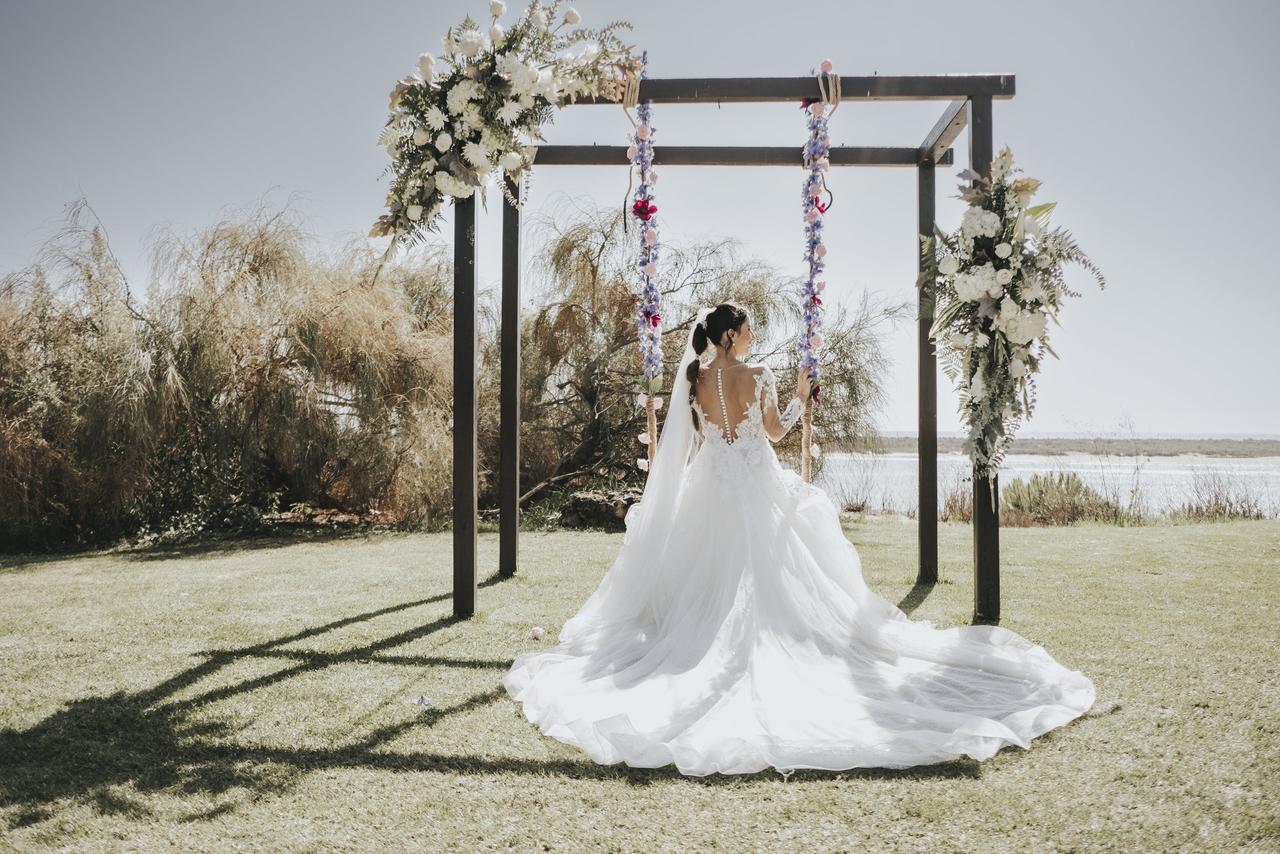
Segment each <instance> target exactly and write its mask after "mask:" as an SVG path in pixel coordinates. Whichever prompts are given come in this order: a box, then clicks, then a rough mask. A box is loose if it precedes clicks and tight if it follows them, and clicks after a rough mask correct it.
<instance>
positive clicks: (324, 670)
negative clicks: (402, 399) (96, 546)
mask: <svg viewBox="0 0 1280 854" xmlns="http://www.w3.org/2000/svg"><path fill="white" fill-rule="evenodd" d="M847 532H848V535H849V537H850V538H851V540H852V541H853V542H854V543H855V545H856V546H857V547H858V549H859V552H860V553H861V555H862V558H863V563H864V572H865V573H866V576H867V578H868V580H869V581H870V582H871V584H872V585H873V586H874V587H875V588H876V589H878V590H879V591H881V592H882V593H883V594H884V595H885V596H887V597H889V598H891V599H892V600H893V601H895V602H900V603H902V607H903V608H904V609H907V610H910V611H912V612H913V614H914V615H915V616H917V617H921V618H926V619H931V620H933V621H935V623H936V624H938V625H940V626H943V625H956V624H959V623H964V622H967V621H968V619H969V612H970V607H971V602H972V588H971V585H970V570H969V566H968V555H969V553H970V548H971V547H970V539H969V530H968V528H967V527H965V526H961V525H943V526H942V530H941V542H942V548H941V551H942V554H943V556H944V558H943V562H942V567H941V574H942V578H943V579H944V581H943V583H940V584H938V585H936V586H935V587H933V588H932V589H920V588H914V587H913V584H912V581H913V578H914V563H915V528H914V526H913V525H912V524H911V523H910V522H908V521H907V520H905V519H902V518H900V517H888V518H877V519H867V520H861V521H852V522H850V523H849V525H848V529H847ZM619 544H620V539H619V537H618V536H617V535H609V534H593V533H549V534H529V535H526V536H525V537H524V538H523V540H522V544H521V548H522V566H521V573H520V574H519V575H518V576H517V577H516V578H514V579H509V580H497V579H496V578H493V577H487V578H485V580H484V581H483V582H482V587H481V589H480V591H479V610H478V613H477V614H476V616H475V618H474V619H471V620H464V621H459V620H455V619H453V618H452V617H451V616H450V600H449V592H448V591H449V585H450V540H449V537H448V535H447V534H443V535H439V534H429V535H401V534H380V535H375V536H371V537H352V538H340V539H329V540H320V539H317V540H311V541H289V542H285V541H259V542H253V541H235V542H229V543H225V544H222V545H220V546H212V547H203V548H200V549H193V550H169V551H150V552H97V553H92V554H86V555H80V556H75V557H57V558H31V557H26V558H23V557H17V558H15V557H9V558H4V559H0V848H3V849H13V850H35V849H45V848H67V849H74V850H121V849H129V850H147V851H152V850H166V849H183V850H193V849H194V850H215V849H216V850H267V849H270V850H286V851H290V850H298V851H301V850H317V849H337V850H393V849H400V850H404V849H405V848H410V849H414V850H420V849H437V848H447V849H449V850H456V851H470V850H488V849H506V848H513V849H517V850H556V851H571V850H580V849H583V850H628V851H630V850H636V851H661V850H708V849H710V850H726V851H738V850H755V849H762V850H774V849H778V850H782V849H789V850H801V851H811V850H858V851H861V850H902V851H921V850H945V851H1003V850H1007V851H1047V850H1079V851H1085V850H1106V849H1115V850H1122V851H1140V850H1141V851H1146V850H1185V851H1213V850H1229V851H1234V850H1256V851H1274V850H1277V839H1278V838H1280V821H1278V820H1277V813H1276V806H1275V804H1276V803H1277V800H1278V798H1280V785H1278V782H1280V773H1278V772H1280V660H1278V658H1277V656H1276V641H1277V639H1278V638H1277V622H1276V615H1277V613H1280V521H1276V520H1269V521H1260V522H1233V523H1222V524H1205V525H1179V526H1171V525H1160V526H1144V527H1138V528H1111V527H1101V526H1097V527H1094V526H1085V527H1075V528H1067V529H1043V528H1029V529H1009V530H1006V531H1004V532H1002V544H1003V564H1004V572H1003V578H1002V588H1003V594H1004V598H1003V613H1004V620H1003V625H1005V626H1007V627H1009V628H1011V629H1013V630H1015V631H1018V632H1020V633H1022V634H1024V635H1026V636H1027V637H1029V638H1031V639H1032V640H1034V641H1036V642H1039V643H1042V644H1044V645H1045V647H1046V648H1047V649H1048V650H1049V651H1050V652H1051V653H1052V654H1053V655H1054V656H1055V657H1057V658H1059V660H1061V661H1063V662H1064V663H1066V664H1067V665H1068V666H1071V667H1073V668H1078V669H1081V670H1083V671H1084V672H1086V673H1087V674H1089V675H1090V676H1091V677H1092V678H1093V679H1094V681H1095V682H1096V684H1097V685H1098V689H1099V699H1098V703H1097V706H1096V707H1095V709H1094V711H1092V712H1091V713H1090V714H1089V715H1087V716H1085V717H1084V718H1081V719H1080V720H1077V721H1075V722H1073V723H1072V724H1070V725H1068V726H1067V727H1065V728H1063V729H1060V730H1057V731H1055V732H1053V733H1050V734H1048V735H1046V736H1043V737H1041V738H1040V739H1037V740H1036V741H1035V742H1033V744H1032V748H1031V749H1030V750H1028V751H1022V750H1020V749H1018V748H1016V747H1015V748H1006V749H1005V750H1004V751H1002V752H1001V753H999V754H997V755H996V756H995V757H994V758H992V759H991V760H989V761H987V762H985V763H976V762H972V761H961V762H953V763H947V764H944V765H938V766H931V767H928V768H918V769H910V770H906V771H886V770H874V769H872V770H861V771H850V772H843V773H835V772H814V771H800V772H797V773H796V774H794V775H792V776H791V777H790V779H789V780H784V779H783V778H782V777H781V776H780V775H778V774H777V773H776V772H773V771H768V772H763V773H761V774H757V775H751V776H728V777H723V776H719V775H713V776H710V777H705V778H685V777H682V776H681V775H679V774H678V773H677V772H676V771H675V770H674V769H673V768H670V767H668V768H667V769H656V770H635V769H628V768H626V767H625V766H621V765H618V766H601V765H596V764H595V763H593V762H592V761H591V760H590V759H589V758H588V757H587V756H586V755H585V754H583V753H581V752H579V751H577V750H576V749H574V748H572V747H570V746H568V745H564V744H561V743H560V742H558V741H555V740H553V739H549V738H546V737H544V736H542V735H541V734H540V733H539V732H538V731H537V729H536V727H534V726H533V725H532V724H529V723H528V722H527V721H526V720H525V719H524V717H523V715H522V713H521V710H520V708H519V706H518V705H517V704H516V703H515V702H514V701H512V700H510V698H509V697H507V695H506V693H505V692H504V691H503V689H502V687H501V684H500V679H501V675H502V673H503V671H504V670H505V669H506V667H507V666H508V665H509V663H510V661H511V658H512V657H513V656H514V655H515V653H517V652H519V651H522V650H525V649H529V648H531V647H533V646H536V645H538V644H537V642H535V641H531V640H528V639H527V634H528V630H529V627H530V626H532V625H534V624H538V625H541V626H544V627H545V628H546V629H547V638H546V640H544V641H543V642H542V643H543V644H547V643H552V642H554V638H555V636H556V634H557V632H558V629H559V626H560V625H561V624H562V623H563V621H564V620H565V619H566V618H567V617H568V616H570V615H571V614H572V613H573V612H574V611H575V610H576V607H577V606H578V604H579V603H581V601H582V600H583V599H585V597H586V596H587V594H589V593H590V592H591V590H592V589H593V588H594V586H595V584H596V583H597V582H598V581H599V578H600V576H601V575H602V573H603V572H604V570H605V569H606V568H607V566H608V564H609V562H610V560H611V558H612V556H613V555H614V554H615V553H616V551H617V549H618V546H619ZM481 546H482V557H483V564H482V565H483V566H485V567H491V566H492V565H493V562H494V560H495V558H496V548H497V543H496V538H495V537H493V536H488V535H486V536H483V537H482V538H481ZM419 695H426V696H427V697H429V698H430V699H431V701H432V702H431V704H430V705H427V706H421V705H415V704H414V703H413V702H412V701H413V700H415V699H416V698H417V697H418V696H419Z"/></svg>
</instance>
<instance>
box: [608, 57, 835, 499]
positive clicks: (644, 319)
mask: <svg viewBox="0 0 1280 854" xmlns="http://www.w3.org/2000/svg"><path fill="white" fill-rule="evenodd" d="M820 68H821V71H820V73H819V74H818V75H817V80H818V91H819V93H820V94H821V98H820V99H817V98H805V99H804V100H803V101H802V102H801V107H802V108H803V109H804V110H805V111H806V113H807V115H808V117H809V119H808V126H809V139H808V140H807V141H806V143H805V146H804V149H803V159H802V165H803V166H804V167H805V169H806V170H807V175H806V176H805V182H804V231H805V262H806V264H807V265H808V275H807V277H806V279H805V284H804V287H803V288H802V290H801V310H802V312H803V316H804V328H803V330H802V331H801V334H800V338H799V340H798V341H797V342H796V351H797V352H798V353H799V356H800V364H801V366H802V367H807V368H809V371H810V373H809V379H810V383H811V386H810V392H809V396H808V397H807V398H806V399H805V402H804V415H803V418H802V421H801V436H800V469H801V476H802V477H803V478H804V480H805V482H806V483H809V482H812V480H813V460H814V459H815V458H816V457H817V456H818V455H819V453H820V448H819V446H818V445H816V444H814V442H813V407H814V405H815V404H817V403H818V401H819V399H820V397H819V395H820V385H819V382H820V364H819V361H818V356H817V351H818V350H819V349H821V347H822V345H823V338H822V333H821V331H820V330H821V328H822V317H823V313H824V306H823V300H822V296H821V294H822V292H823V291H824V290H825V289H826V286H827V283H826V281H825V280H822V279H819V278H818V277H819V275H820V274H821V273H822V271H823V270H824V269H825V267H826V262H825V260H824V259H825V257H826V254H827V248H826V246H825V245H824V244H823V242H822V229H823V217H824V216H825V214H826V213H827V212H828V211H829V210H830V209H831V206H832V204H833V203H834V201H835V194H834V193H832V191H831V188H830V187H828V186H827V179H826V173H827V169H828V168H829V167H830V165H831V163H830V159H829V154H830V143H831V139H830V135H829V133H828V130H827V121H828V119H829V118H830V116H831V114H832V113H834V112H835V111H836V108H837V107H839V106H840V75H838V74H834V73H832V65H831V61H830V60H825V59H824V60H823V61H822V63H821V66H820ZM647 77H648V53H647V52H645V53H643V54H642V55H641V60H640V74H639V75H638V76H637V75H636V73H635V72H634V71H633V70H631V69H628V70H627V71H626V72H625V79H624V85H623V89H622V98H621V103H622V111H623V113H624V114H625V115H626V116H627V119H628V120H629V121H630V122H631V124H632V127H633V128H635V130H634V132H633V133H632V134H631V135H630V136H629V139H630V140H631V145H630V146H629V147H628V148H627V158H628V159H629V160H630V161H631V168H630V169H629V170H628V173H627V174H628V180H627V193H628V195H629V196H630V195H631V186H632V181H633V180H634V178H635V177H636V176H637V174H638V176H639V179H640V184H639V186H638V187H637V188H636V190H635V194H634V196H633V197H631V206H630V212H631V214H632V215H633V216H635V217H636V218H637V219H639V220H640V221H641V222H642V223H643V227H642V228H641V232H640V250H639V260H638V263H637V266H638V267H639V269H640V272H641V276H642V279H643V282H642V285H641V293H640V299H639V306H638V308H637V311H636V334H637V338H638V339H639V346H640V362H641V373H642V376H643V378H644V389H645V390H644V391H642V392H641V393H640V394H639V395H638V397H637V400H638V401H639V402H641V403H642V404H643V405H644V407H645V426H646V430H645V432H644V433H641V434H640V441H641V443H642V444H644V445H646V446H647V447H648V454H647V456H646V457H645V458H643V459H639V460H637V461H636V465H637V466H638V467H639V468H640V469H641V470H642V471H648V469H649V465H650V464H651V463H652V462H653V457H654V453H655V451H656V449H657V445H658V420H657V410H658V408H659V407H660V406H661V405H662V404H661V401H662V398H660V397H656V393H657V392H658V390H659V389H661V387H662V328H661V321H662V315H661V304H660V303H661V294H660V293H659V291H658V284H657V263H658V255H659V243H658V221H657V219H656V217H655V214H657V212H658V208H657V205H655V204H654V195H653V186H652V185H653V184H654V183H656V182H657V180H658V175H657V173H656V172H655V171H654V169H653V153H654V152H653V127H652V124H651V119H652V106H653V104H652V101H645V102H643V103H640V102H639V93H640V81H641V80H643V79H646V78H647ZM633 108H634V109H635V110H636V114H637V116H638V117H639V121H636V119H635V118H632V116H631V110H632V109H633ZM823 193H826V195H827V200H826V201H825V202H823V201H821V199H822V195H823ZM623 222H624V224H625V222H626V219H625V218H624V220H623Z"/></svg>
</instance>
